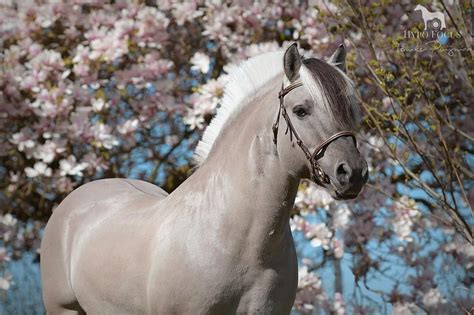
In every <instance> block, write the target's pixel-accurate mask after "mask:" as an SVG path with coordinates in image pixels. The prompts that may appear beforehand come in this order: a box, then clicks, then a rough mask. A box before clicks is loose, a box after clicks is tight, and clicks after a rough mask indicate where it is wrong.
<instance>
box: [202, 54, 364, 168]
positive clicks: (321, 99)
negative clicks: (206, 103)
mask: <svg viewBox="0 0 474 315" xmlns="http://www.w3.org/2000/svg"><path fill="white" fill-rule="evenodd" d="M284 54H285V52H284V51H283V50H280V51H275V52H269V53H265V54H262V55H258V56H255V57H253V58H250V59H248V60H246V61H244V62H242V63H241V64H240V65H239V66H237V67H234V68H233V69H232V70H231V71H230V73H229V78H230V80H229V82H228V83H227V85H226V86H225V88H224V97H223V99H222V102H221V106H220V107H219V108H218V109H217V113H216V116H215V117H214V118H213V119H212V121H211V123H210V124H209V126H208V127H207V128H206V130H204V134H203V136H202V139H201V140H200V141H199V143H198V145H197V148H196V151H195V152H194V161H195V163H196V165H198V166H199V165H201V164H202V163H203V162H204V161H205V160H206V158H207V157H208V155H209V153H210V152H211V149H212V147H213V145H214V142H215V141H216V139H217V137H218V136H219V133H220V132H221V130H222V129H223V128H224V126H225V124H226V122H227V121H228V120H229V119H230V118H232V117H235V116H236V115H238V113H239V112H240V111H241V110H242V109H243V108H244V107H245V106H247V105H248V104H251V103H252V101H253V100H255V99H256V98H258V97H260V96H261V95H263V94H265V93H267V92H268V91H269V90H270V89H271V88H272V87H274V86H275V84H281V82H282V80H284V78H285V76H284V69H283V56H284ZM300 78H301V81H302V82H303V86H305V88H307V89H308V91H309V92H310V94H311V95H312V97H313V99H314V100H315V101H316V102H317V103H318V104H320V105H321V106H324V107H325V108H326V110H327V111H328V114H329V115H331V116H332V118H333V119H335V120H336V122H338V123H339V124H340V125H341V126H343V125H344V126H348V127H349V128H353V127H354V126H355V124H356V122H357V121H358V120H359V119H360V110H359V108H358V106H357V104H356V102H355V97H354V95H355V90H354V84H353V83H352V81H351V80H350V79H349V78H348V77H347V75H346V74H345V73H344V72H343V71H341V70H340V69H338V66H337V64H331V63H326V62H324V61H322V60H319V59H316V58H310V59H305V60H304V61H303V64H302V66H301V69H300ZM276 80H278V82H274V81H276ZM285 81H286V80H285Z"/></svg>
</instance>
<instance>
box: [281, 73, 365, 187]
mask: <svg viewBox="0 0 474 315" xmlns="http://www.w3.org/2000/svg"><path fill="white" fill-rule="evenodd" d="M300 86H303V83H302V82H301V81H295V82H293V83H291V84H290V85H289V86H287V87H286V88H284V87H283V84H282V85H281V90H280V93H278V98H279V99H280V108H279V109H278V116H277V119H276V121H275V123H274V124H273V126H272V130H273V143H275V144H277V136H278V126H279V123H280V115H281V116H283V118H284V119H285V121H286V131H285V135H286V134H288V132H289V133H290V141H291V142H293V136H294V137H295V139H296V143H297V144H298V146H299V147H300V148H301V150H303V153H304V155H305V156H306V159H307V160H308V161H309V163H310V164H311V180H312V181H314V182H315V183H316V184H318V185H323V184H329V183H330V180H329V176H328V175H327V174H326V173H324V171H323V170H322V168H321V166H320V165H319V163H318V159H319V156H320V154H321V153H322V151H323V149H325V148H326V147H327V146H328V145H329V144H330V143H332V142H333V141H336V140H337V139H339V138H341V137H351V138H352V140H354V145H357V140H356V137H355V135H354V134H353V133H352V132H350V131H340V132H337V133H335V134H333V135H332V136H330V137H329V138H327V139H326V140H325V141H323V142H322V143H321V144H320V145H318V146H317V147H316V149H314V151H313V154H311V152H310V151H309V149H308V147H307V146H306V145H305V144H304V143H303V140H301V138H300V136H299V135H298V132H296V130H295V127H293V124H292V123H291V119H290V116H289V115H288V113H287V111H286V108H285V104H284V97H285V95H286V94H288V93H290V92H291V91H292V90H294V89H296V88H298V87H300Z"/></svg>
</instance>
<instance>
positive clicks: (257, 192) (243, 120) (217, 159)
mask: <svg viewBox="0 0 474 315" xmlns="http://www.w3.org/2000/svg"><path fill="white" fill-rule="evenodd" d="M278 90H279V89H278V87H275V88H274V89H272V90H271V91H270V92H269V93H267V94H266V95H264V96H262V97H260V98H258V99H256V100H255V101H253V102H252V104H249V105H248V106H246V107H245V108H243V109H242V111H241V112H240V113H239V114H238V115H237V116H236V117H234V118H232V120H231V121H229V122H228V123H227V124H226V126H225V127H224V129H223V130H222V131H221V133H220V135H219V137H218V138H217V139H216V143H215V144H214V147H213V149H212V151H211V152H210V154H209V156H208V158H207V160H206V161H205V162H204V163H203V164H202V166H201V167H200V168H199V169H198V170H197V171H196V172H195V174H193V176H196V181H195V180H194V179H193V178H190V179H189V185H190V186H193V185H197V183H198V182H199V185H200V186H201V187H202V186H204V185H205V186H206V188H205V190H206V194H207V195H208V200H213V202H212V206H210V207H209V208H214V205H218V206H217V207H215V209H211V210H210V211H217V212H218V213H217V214H216V216H215V217H217V218H221V219H224V220H228V221H229V222H232V224H233V226H234V227H235V228H236V229H237V230H238V229H242V230H246V228H248V227H249V226H252V227H253V228H254V230H253V231H250V232H249V233H250V234H252V233H253V236H252V237H253V238H257V239H255V240H254V241H255V242H256V243H258V242H259V241H262V238H263V239H265V240H266V241H268V237H269V235H272V238H273V239H275V240H277V239H279V237H280V238H281V236H288V235H289V230H288V229H289V225H288V220H289V213H290V210H291V209H292V207H293V204H294V199H295V196H296V192H297V189H298V184H299V179H297V178H295V177H293V176H291V175H290V174H289V173H288V171H287V170H285V169H283V168H282V165H281V163H280V160H279V159H278V155H277V151H276V146H275V145H274V143H273V134H272V128H271V127H272V123H273V121H274V119H275V118H276V113H277V112H278V105H279V104H278V97H277V95H278ZM279 143H280V142H279ZM193 176H192V177H193ZM203 178H206V180H205V183H204V184H203ZM215 201H217V202H215ZM219 205H222V206H219ZM209 208H208V209H209ZM208 209H206V211H209V210H208ZM223 212H224V213H225V214H226V215H225V216H222V213H223ZM219 214H221V215H219ZM238 225H240V226H238Z"/></svg>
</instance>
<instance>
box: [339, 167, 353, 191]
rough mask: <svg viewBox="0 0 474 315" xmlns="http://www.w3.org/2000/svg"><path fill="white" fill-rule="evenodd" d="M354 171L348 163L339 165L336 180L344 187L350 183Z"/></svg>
mask: <svg viewBox="0 0 474 315" xmlns="http://www.w3.org/2000/svg"><path fill="white" fill-rule="evenodd" d="M351 173H352V169H351V168H350V167H349V165H348V164H347V163H344V162H342V163H339V165H338V166H337V167H336V179H337V181H338V182H339V184H340V185H341V186H344V185H345V184H347V183H348V182H349V178H350V177H351Z"/></svg>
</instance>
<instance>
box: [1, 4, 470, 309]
mask: <svg viewBox="0 0 474 315" xmlns="http://www.w3.org/2000/svg"><path fill="white" fill-rule="evenodd" d="M413 9H414V6H413V5H412V4H411V3H410V2H408V1H402V2H398V3H392V4H389V3H385V2H384V3H379V2H377V1H363V2H362V3H361V2H358V3H356V2H354V1H349V2H348V3H344V2H340V1H334V2H327V1H319V0H318V1H308V2H306V1H303V2H301V3H300V5H298V6H295V5H293V4H291V3H287V2H284V1H281V2H280V1H277V2H271V3H254V2H251V1H248V2H247V1H240V2H238V3H230V2H219V1H189V2H180V1H173V0H170V1H134V2H131V3H128V2H119V1H117V2H115V1H112V2H111V3H109V2H106V1H80V0H76V1H65V2H62V3H56V2H41V3H40V2H36V1H10V2H9V1H4V2H2V4H0V17H1V21H2V24H1V28H0V46H1V54H0V58H1V63H2V67H1V68H0V86H1V89H0V106H1V112H0V135H1V137H2V141H1V142H0V160H1V164H0V179H1V181H0V189H1V192H0V206H1V208H0V265H1V268H2V272H1V273H0V292H4V293H5V292H8V290H10V289H11V287H12V286H14V279H13V278H12V276H11V274H10V273H9V271H8V264H9V263H11V261H12V260H15V259H18V258H20V257H21V255H22V253H24V252H26V251H37V250H38V248H39V240H40V233H41V229H42V226H43V225H44V223H45V221H46V220H47V218H48V217H49V215H50V214H51V211H53V210H54V208H55V206H56V205H57V204H58V203H59V202H60V201H61V200H62V199H63V198H64V197H65V196H66V195H67V194H68V193H69V192H70V191H71V190H73V189H74V188H76V187H78V186H80V185H81V184H83V183H85V182H88V181H91V180H95V179H98V178H104V177H134V178H140V179H145V180H148V181H150V182H154V183H156V184H158V185H160V186H162V187H164V188H165V189H166V190H168V191H171V190H173V189H174V188H175V187H177V186H178V185H179V184H180V183H181V182H182V181H183V180H184V179H185V178H186V176H187V175H188V174H189V172H190V170H191V169H192V162H191V159H190V157H191V154H192V150H193V148H194V147H195V145H196V142H197V140H198V139H199V137H200V134H201V132H202V130H203V129H204V128H205V126H207V124H208V123H209V121H210V119H211V118H212V115H213V114H214V112H215V109H216V106H218V104H219V102H220V99H221V97H222V95H223V89H224V86H225V84H226V82H227V76H226V74H227V72H228V70H229V69H230V68H231V67H234V66H236V65H238V63H239V62H240V61H241V60H243V59H245V58H248V57H251V56H254V55H257V54H260V53H263V52H266V51H272V50H276V49H279V48H280V47H282V46H285V45H288V43H290V42H292V41H297V42H298V43H299V45H300V47H301V48H302V50H304V51H305V54H307V55H315V56H319V57H324V56H328V55H329V54H330V52H332V51H333V50H334V48H335V47H336V45H338V44H339V43H341V42H344V43H345V44H346V46H348V51H349V54H348V60H347V66H348V74H349V76H350V77H351V78H352V79H353V80H354V82H355V83H356V85H357V86H358V87H359V91H360V99H359V101H360V104H361V106H362V108H363V109H364V112H365V119H364V121H363V124H362V126H361V130H360V134H359V141H360V150H361V152H363V153H364V155H365V157H366V159H367V161H368V162H369V165H370V183H369V185H368V187H367V188H366V189H365V190H364V191H363V193H362V195H361V196H360V197H359V198H358V199H357V200H356V201H353V202H336V201H334V200H332V199H331V198H330V196H329V195H328V194H327V193H325V192H324V191H323V190H321V189H319V188H318V187H316V186H315V185H313V184H311V183H308V182H303V183H302V184H301V187H300V191H299V194H298V196H297V200H296V205H295V209H294V213H293V214H292V219H291V226H292V229H293V231H294V234H295V237H296V239H297V240H298V250H299V251H300V253H299V254H300V255H299V257H300V267H301V269H300V272H299V277H300V282H299V285H298V293H297V299H296V301H295V305H294V308H295V310H296V311H298V312H300V313H305V314H306V313H307V314H312V313H314V312H316V310H323V311H324V312H325V313H334V314H343V313H345V312H348V313H361V314H366V313H368V312H370V313H373V312H375V313H379V312H384V311H385V312H387V307H389V309H393V312H394V313H395V314H410V313H416V312H420V311H425V312H428V313H430V314H431V313H439V314H448V313H451V312H454V313H459V312H462V311H467V310H470V309H471V308H472V307H473V306H474V305H473V302H472V301H473V300H474V299H473V294H472V289H473V288H472V272H473V268H474V265H473V263H472V261H473V256H474V249H473V246H472V230H471V228H470V226H472V224H473V217H472V208H471V205H470V197H471V198H472V196H473V193H474V187H473V184H472V178H473V175H472V172H471V168H472V167H471V166H472V159H473V155H472V154H473V152H472V150H473V148H472V145H473V143H472V141H473V135H472V126H473V124H472V116H471V113H470V112H469V104H470V103H472V99H473V95H472V93H473V92H472V91H473V89H472V70H471V69H472V68H473V67H472V60H473V58H472V50H471V49H470V47H471V46H470V42H469V41H470V40H471V37H470V36H469V33H468V27H469V23H470V21H469V20H467V13H466V8H465V7H464V5H463V4H452V5H447V4H445V3H444V2H443V1H441V2H440V4H439V5H435V6H433V7H432V8H431V9H432V10H438V11H442V12H443V13H444V14H445V16H446V17H449V19H448V18H447V24H448V28H449V30H450V31H451V33H449V32H446V33H445V34H448V35H446V38H447V43H444V41H442V40H441V39H443V38H444V37H441V38H438V37H436V38H434V39H433V38H431V39H433V40H434V41H431V42H430V41H428V40H427V39H424V40H423V39H420V38H417V37H414V36H411V35H410V36H406V34H415V33H416V32H422V31H423V23H422V22H423V21H422V19H421V16H419V15H417V13H416V12H414V11H413ZM406 31H410V32H411V33H406ZM443 36H444V35H443ZM443 43H444V44H443ZM420 45H421V46H422V47H424V48H425V49H424V50H422V51H420V49H414V47H415V48H416V47H418V46H420ZM428 48H430V49H428Z"/></svg>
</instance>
